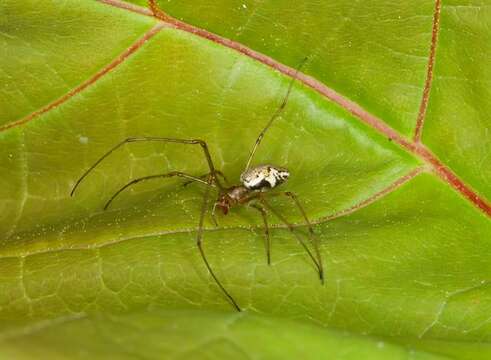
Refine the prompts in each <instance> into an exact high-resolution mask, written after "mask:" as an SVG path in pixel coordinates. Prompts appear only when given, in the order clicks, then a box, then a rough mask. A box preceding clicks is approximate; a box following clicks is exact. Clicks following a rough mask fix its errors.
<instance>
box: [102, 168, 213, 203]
mask: <svg viewBox="0 0 491 360" xmlns="http://www.w3.org/2000/svg"><path fill="white" fill-rule="evenodd" d="M174 176H178V177H182V178H186V179H191V180H192V181H197V182H200V183H202V184H205V185H208V186H212V187H215V184H214V183H213V182H212V183H208V182H207V181H204V180H202V179H200V178H197V177H196V176H192V175H188V174H185V173H183V172H180V171H171V172H169V173H166V174H158V175H150V176H143V177H141V178H137V179H134V180H131V181H130V182H129V183H127V184H126V185H124V186H123V187H121V188H120V189H119V190H118V191H116V192H115V193H114V195H113V196H111V198H110V199H109V200H108V202H107V203H106V205H104V210H107V208H108V207H109V205H111V203H112V202H113V200H114V199H115V198H116V196H118V195H119V194H120V193H121V192H123V191H124V190H126V189H127V188H129V187H130V186H132V185H135V184H137V183H139V182H142V181H146V180H151V179H157V178H170V177H174Z"/></svg>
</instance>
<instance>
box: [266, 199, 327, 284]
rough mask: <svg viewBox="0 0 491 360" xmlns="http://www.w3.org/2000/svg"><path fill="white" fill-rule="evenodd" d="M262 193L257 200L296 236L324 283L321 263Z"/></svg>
mask: <svg viewBox="0 0 491 360" xmlns="http://www.w3.org/2000/svg"><path fill="white" fill-rule="evenodd" d="M263 195H264V194H261V193H260V195H259V197H258V198H259V200H260V201H261V203H262V204H263V205H264V206H265V207H266V208H267V209H268V210H269V211H271V212H272V213H273V214H274V215H275V216H276V217H277V218H278V219H280V220H281V221H282V222H283V223H284V224H285V225H286V226H287V227H288V229H289V230H290V231H291V232H292V233H293V234H294V235H295V237H296V238H297V240H298V242H299V243H300V245H302V247H303V248H304V250H305V251H306V252H307V254H308V255H309V257H310V259H311V260H312V262H313V263H314V265H315V267H316V268H317V272H318V273H319V278H320V280H321V283H324V273H323V269H322V263H319V262H318V260H317V259H316V257H315V256H314V255H313V254H312V251H310V249H309V248H308V246H307V244H306V243H305V241H304V240H303V239H302V237H301V236H300V235H299V234H298V233H297V232H296V231H295V228H294V227H293V225H292V224H291V223H290V222H289V221H288V220H287V219H286V218H285V217H284V216H283V215H281V214H280V213H279V212H278V211H276V210H275V209H274V208H273V207H272V206H271V205H270V204H269V203H268V201H267V200H266V198H265V197H264V196H263Z"/></svg>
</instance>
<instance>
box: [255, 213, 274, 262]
mask: <svg viewBox="0 0 491 360" xmlns="http://www.w3.org/2000/svg"><path fill="white" fill-rule="evenodd" d="M250 206H251V207H252V208H253V209H256V210H258V211H259V212H260V213H261V215H262V218H263V222H264V236H265V239H266V259H267V262H268V265H271V238H270V236H269V226H268V217H267V213H266V210H264V208H263V207H262V206H260V205H258V204H250Z"/></svg>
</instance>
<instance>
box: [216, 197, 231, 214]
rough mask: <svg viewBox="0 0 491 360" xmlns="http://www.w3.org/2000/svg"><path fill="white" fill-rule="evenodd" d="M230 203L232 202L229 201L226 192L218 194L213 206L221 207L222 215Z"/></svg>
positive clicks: (228, 208) (227, 209) (226, 211)
mask: <svg viewBox="0 0 491 360" xmlns="http://www.w3.org/2000/svg"><path fill="white" fill-rule="evenodd" d="M231 205H232V204H231V203H230V197H229V196H228V195H227V194H222V195H220V197H219V198H218V200H217V202H216V203H215V207H217V208H219V209H221V210H222V212H223V214H224V215H227V214H228V211H229V210H230V206H231Z"/></svg>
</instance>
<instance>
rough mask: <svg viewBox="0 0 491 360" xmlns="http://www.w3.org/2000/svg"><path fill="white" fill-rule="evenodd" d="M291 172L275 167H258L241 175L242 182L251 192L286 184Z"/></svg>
mask: <svg viewBox="0 0 491 360" xmlns="http://www.w3.org/2000/svg"><path fill="white" fill-rule="evenodd" d="M289 176H290V172H289V171H288V170H287V169H285V168H280V167H278V166H274V165H258V166H255V167H253V168H250V169H249V170H247V171H245V172H243V173H242V175H240V181H242V184H243V185H244V186H245V187H246V188H247V189H249V190H267V189H272V188H274V187H276V186H278V185H280V184H282V183H284V182H285V181H286V180H287V179H288V177H289Z"/></svg>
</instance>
